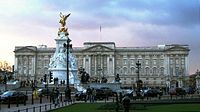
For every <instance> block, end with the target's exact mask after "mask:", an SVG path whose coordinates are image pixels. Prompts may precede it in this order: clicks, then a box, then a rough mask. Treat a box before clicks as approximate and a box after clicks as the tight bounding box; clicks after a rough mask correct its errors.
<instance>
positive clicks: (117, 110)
mask: <svg viewBox="0 0 200 112" xmlns="http://www.w3.org/2000/svg"><path fill="white" fill-rule="evenodd" d="M115 95H116V112H119V98H118V94H117V93H116V94H115Z"/></svg>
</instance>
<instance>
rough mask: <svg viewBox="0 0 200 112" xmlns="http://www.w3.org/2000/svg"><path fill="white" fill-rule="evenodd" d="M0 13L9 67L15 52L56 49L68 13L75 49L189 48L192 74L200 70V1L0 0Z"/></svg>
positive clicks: (0, 45) (1, 49) (0, 49)
mask: <svg viewBox="0 0 200 112" xmlns="http://www.w3.org/2000/svg"><path fill="white" fill-rule="evenodd" d="M0 8H1V10H0V17H1V18H0V39H1V41H0V54H1V55H0V60H7V61H9V62H10V63H11V64H13V63H14V53H13V51H14V48H15V46H25V45H29V46H30V45H33V46H38V45H40V44H46V45H48V46H49V47H55V41H54V39H55V38H56V37H57V31H58V28H59V23H58V21H59V13H60V12H63V13H64V14H68V13H71V15H70V17H69V18H68V23H67V25H68V27H69V33H70V35H69V36H70V38H71V39H72V44H73V46H75V47H79V46H83V42H86V41H90V42H91V41H112V42H115V43H116V46H118V47H126V46H127V47H135V46H155V45H160V44H188V45H189V46H190V49H191V51H190V55H189V57H190V58H189V59H190V60H189V61H190V73H195V72H196V70H197V69H198V68H199V69H200V57H199V56H200V50H199V48H200V44H199V42H200V0H1V1H0ZM100 26H101V27H102V30H101V33H100V30H99V28H100Z"/></svg>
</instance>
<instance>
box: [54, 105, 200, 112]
mask: <svg viewBox="0 0 200 112" xmlns="http://www.w3.org/2000/svg"><path fill="white" fill-rule="evenodd" d="M101 107H106V106H105V104H104V103H93V104H91V103H80V104H74V105H71V106H68V107H64V108H60V109H57V110H53V111H51V112H115V110H114V105H113V109H110V110H109V109H107V110H106V109H102V108H101ZM111 108H112V107H111ZM119 112H123V110H120V111H119ZM129 112H200V104H168V105H151V106H150V105H149V106H146V107H145V108H143V109H141V108H140V109H136V110H132V109H131V110H130V111H129Z"/></svg>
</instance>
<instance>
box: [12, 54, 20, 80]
mask: <svg viewBox="0 0 200 112" xmlns="http://www.w3.org/2000/svg"><path fill="white" fill-rule="evenodd" d="M14 65H15V66H14V71H13V72H14V75H15V76H14V77H15V78H17V75H18V74H19V71H18V69H17V68H18V56H15V62H14Z"/></svg>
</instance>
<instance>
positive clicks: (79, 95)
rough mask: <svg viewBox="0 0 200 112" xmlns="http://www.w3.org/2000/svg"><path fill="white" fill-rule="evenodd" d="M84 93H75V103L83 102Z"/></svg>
mask: <svg viewBox="0 0 200 112" xmlns="http://www.w3.org/2000/svg"><path fill="white" fill-rule="evenodd" d="M86 96H87V95H86V92H82V91H77V92H76V93H75V99H76V100H77V101H84V100H85V99H86Z"/></svg>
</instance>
